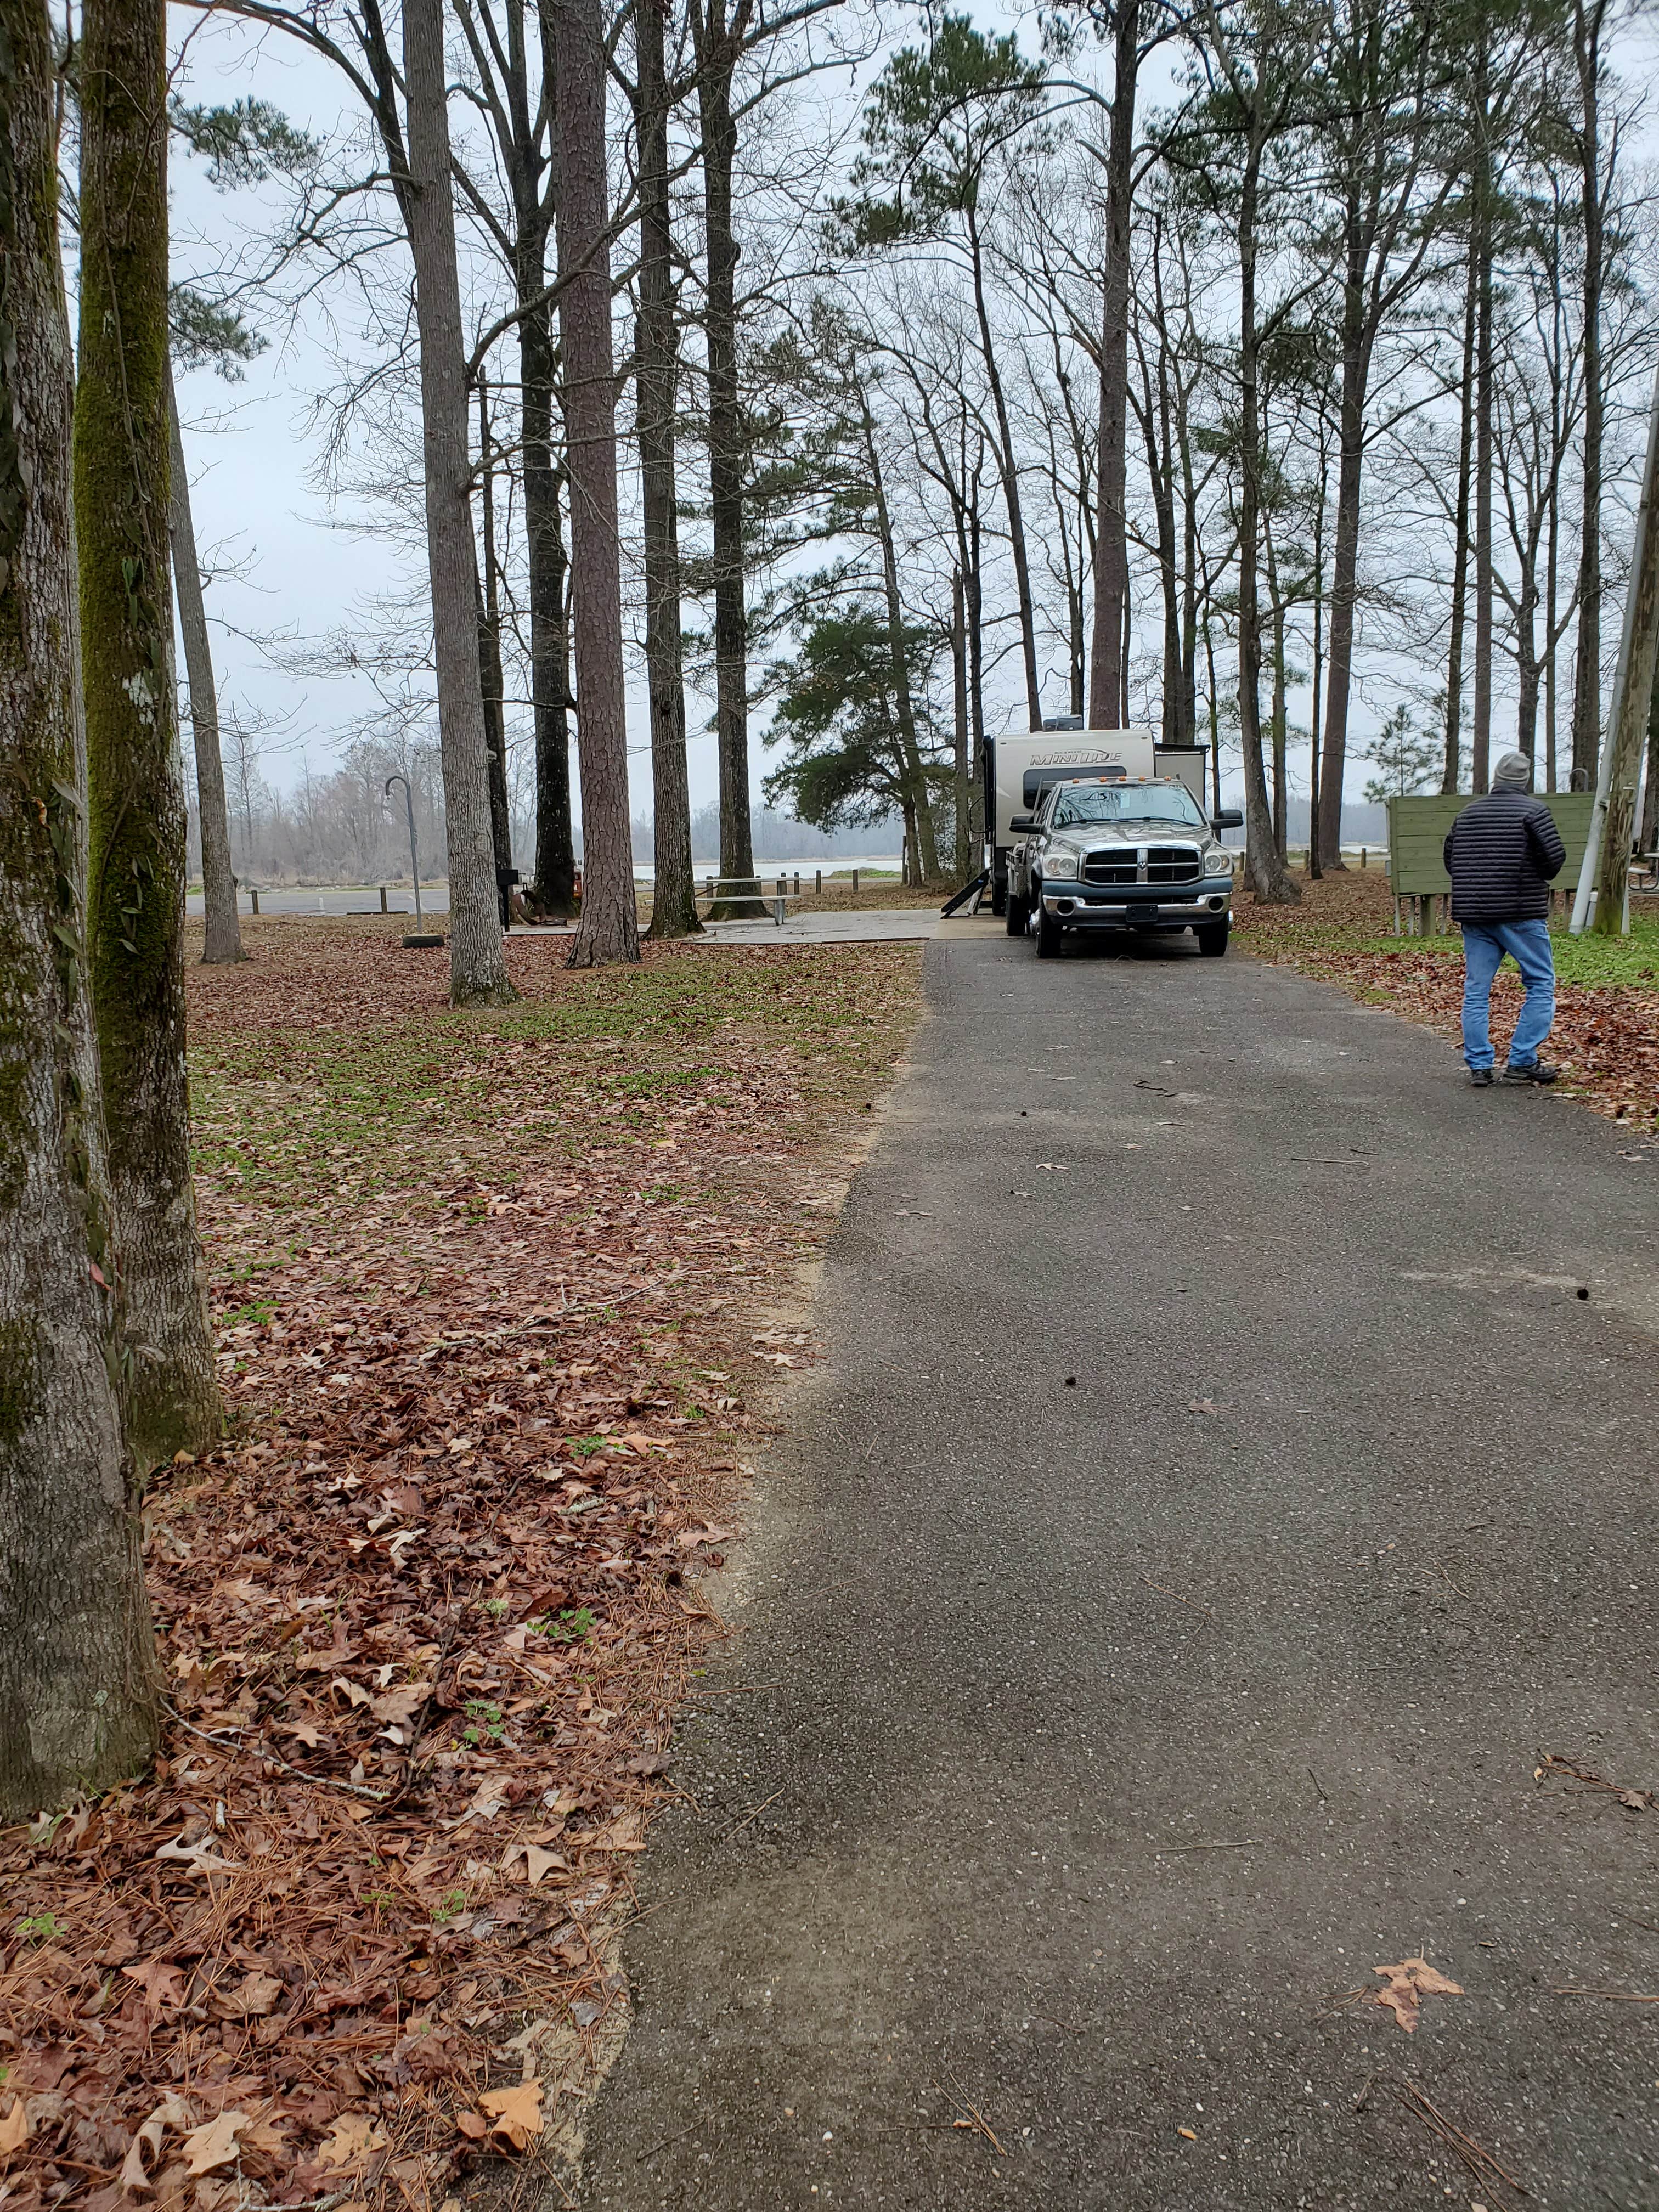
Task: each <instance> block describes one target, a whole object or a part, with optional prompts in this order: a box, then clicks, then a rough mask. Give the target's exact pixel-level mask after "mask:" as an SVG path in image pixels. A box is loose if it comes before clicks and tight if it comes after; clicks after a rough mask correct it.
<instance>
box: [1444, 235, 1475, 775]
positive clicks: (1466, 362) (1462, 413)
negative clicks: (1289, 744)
mask: <svg viewBox="0 0 1659 2212" xmlns="http://www.w3.org/2000/svg"><path fill="white" fill-rule="evenodd" d="M1479 239H1480V226H1479V224H1478V223H1471V225H1470V228H1469V265H1468V276H1467V280H1466V282H1465V283H1464V287H1463V377H1462V384H1461V385H1460V386H1459V390H1458V428H1457V525H1456V545H1455V550H1454V551H1453V554H1452V596H1451V635H1450V638H1449V641H1448V644H1447V648H1446V759H1445V767H1444V769H1443V773H1442V775H1441V778H1440V788H1441V790H1442V791H1443V792H1447V793H1450V792H1454V791H1455V790H1456V789H1457V787H1458V784H1459V783H1460V781H1462V774H1463V629H1464V624H1465V623H1466V622H1467V620H1468V599H1469V480H1470V475H1471V471H1472V469H1473V466H1474V332H1475V314H1476V307H1477V303H1478V301H1479V299H1480V258H1479V254H1478V251H1477V247H1478V241H1479Z"/></svg>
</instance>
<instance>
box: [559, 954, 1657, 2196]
mask: <svg viewBox="0 0 1659 2212" xmlns="http://www.w3.org/2000/svg"><path fill="white" fill-rule="evenodd" d="M927 962H928V976H929V981H930V985H931V1003H932V1016H931V1018H930V1019H929V1020H928V1021H927V1023H926V1024H924V1025H923V1027H922V1029H921V1032H920V1033H919V1036H918V1038H917V1041H916V1045H915V1051H914V1054H913V1061H912V1066H911V1070H910V1072H909V1073H908V1075H907V1076H906V1077H905V1078H904V1079H902V1082H901V1083H900V1085H899V1086H898V1088H897V1089H896V1092H895V1093H894V1095H893V1097H892V1098H891V1101H890V1105H889V1107H888V1109H887V1110H886V1114H885V1116H884V1126H883V1128H882V1131H881V1134H880V1136H879V1139H878V1143H877V1145H876V1146H875V1149H874V1151H873V1152H872V1157H871V1158H870V1159H869V1162H868V1164H867V1166H866V1169H865V1170H864V1171H863V1172H862V1174H861V1175H860V1177H859V1179H858V1181H857V1182H856V1184H855V1186H854V1190H853V1194H852V1196H851V1199H850V1201H849V1204H848V1208H847V1212H846V1215H845V1218H844V1221H843V1224H842V1228H841V1230H840V1231H839V1233H838V1235H837V1237H836V1241H835V1244H834V1246H833V1249H832V1255H831V1257H830V1259H829V1263H828V1265H827V1266H826V1268H825V1270H824V1273H823V1279H822V1285H821V1291H820V1296H819V1301H818V1306H817V1321H818V1322H819V1324H820V1325H821V1327H822V1329H823V1340H824V1345H825V1349H826V1351H827V1354H828V1358H827V1361H826V1364H824V1365H823V1366H822V1367H821V1368H819V1369H817V1370H814V1371H813V1372H812V1373H811V1375H809V1376H807V1377H806V1379H805V1380H804V1381H803V1382H802V1383H800V1384H799V1386H798V1387H797V1392H796V1395H795V1396H794V1398H793V1401H792V1407H791V1413H790V1422H791V1435H790V1437H788V1438H787V1439H786V1440H785V1442H784V1443H783V1445H782V1447H781V1449H780V1450H779V1451H778V1453H777V1454H776V1455H775V1462H774V1464H773V1466H772V1468H771V1470H770V1472H769V1475H768V1477H767V1480H766V1481H765V1483H764V1485H763V1489H762V1492H761V1495H760V1497H759V1498H758V1500H757V1507H756V1511H755V1515H754V1519H753V1528H752V1535H751V1541H750V1544H749V1545H748V1546H747V1547H746V1549H745V1553H744V1565H743V1568H742V1576H743V1580H744V1586H745V1596H744V1604H743V1606H742V1607H740V1608H739V1610H738V1618H739V1619H740V1620H742V1621H743V1623H744V1627H745V1633H744V1635H743V1636H742V1637H741V1638H738V1640H737V1642H736V1644H735V1647H734V1648H733V1649H732V1651H731V1653H730V1656H728V1657H727V1658H726V1659H725V1660H724V1661H723V1662H721V1663H720V1666H718V1667H717V1668H716V1669H715V1670H714V1673H712V1674H710V1675H709V1676H708V1679H707V1683H706V1686H704V1688H703V1689H702V1692H700V1695H699V1700H698V1702H699V1704H700V1705H701V1706H702V1709H703V1710H702V1711H700V1712H698V1713H695V1714H693V1715H691V1716H690V1718H689V1721H688V1724H687V1725H686V1727H685V1728H684V1730H683V1732H682V1734H681V1736H680V1737H679V1739H678V1746H677V1757H676V1767H675V1773H676V1776H677V1778H678V1780H679V1781H680V1782H681V1783H682V1784H684V1787H685V1788H686V1789H687V1790H689V1791H690V1792H691V1793H693V1794H694V1796H696V1800H697V1804H698V1808H699V1809H698V1810H697V1811H696V1812H693V1811H692V1810H690V1809H689V1808H686V1809H679V1810H676V1811H674V1812H672V1813H671V1814H667V1815H666V1816H665V1817H664V1818H663V1819H662V1820H661V1821H660V1822H659V1825H658V1826H657V1827H656V1829H655V1830H654V1831H653V1844H652V1849H651V1852H650V1855H649V1857H648V1859H647V1862H646V1876H645V1890H646V1894H645V1898H644V1902H645V1904H646V1905H647V1906H648V1907H651V1908H653V1910H652V1911H651V1915H650V1917H649V1918H647V1920H645V1921H644V1922H642V1923H641V1924H640V1926H639V1927H638V1929H636V1930H635V1933H634V1934H633V1935H632V1936H630V1937H629V1964H630V1966H631V1969H632V1972H633V1974H634V1977H635V1991H636V2000H637V2003H638V2008H639V2014H638V2019H637V2021H636V2024H635V2027H634V2030H633V2033H632V2034H631V2035H630V2037H629V2041H628V2044H627V2045H626V2048H625V2049H624V2051H623V2056H622V2058H621V2060H620V2062H619V2063H618V2065H617V2069H616V2071H615V2072H614V2074H613V2075H612V2076H611V2081H610V2082H609V2084H608V2085H607V2087H606V2088H605V2091H604V2092H603V2093H602V2095H601V2098H600V2100H599V2106H598V2107H597V2110H596V2112H595V2113H594V2115H593V2118H592V2126H591V2130H590V2136H589V2147H588V2158H587V2163H586V2172H585V2176H584V2179H583V2182H582V2185H581V2202H582V2203H584V2204H586V2205H588V2206H591V2207H605V2208H611V2212H644V2208H647V2207H657V2206H662V2205H671V2206H683V2205H684V2206H690V2205H696V2206H697V2207H698V2208H700V2212H738V2208H743V2212H749V2208H757V2212H758V2208H766V2212H774V2208H782V2207H789V2208H807V2207H817V2206H820V2205H828V2204H836V2203H839V2204H842V2205H846V2206H848V2207H851V2208H856V2212H875V2208H878V2207H885V2208H891V2212H900V2208H904V2212H909V2208H918V2212H920V2208H924V2207H927V2208H933V2207H945V2206H949V2207H951V2208H953V2212H980V2208H984V2207H996V2206H1001V2205H1009V2206H1013V2205H1019V2206H1021V2207H1022V2208H1026V2207H1035V2208H1042V2212H1049V2208H1052V2212H1080V2209H1081V2208H1096V2207H1098V2208H1100V2212H1141V2208H1146V2212H1152V2208H1157V2212H1176V2208H1181V2212H1186V2208H1192V2212H1200V2208H1201V2212H1221V2208H1229V2207H1234V2206H1237V2207H1247V2206H1248V2207H1250V2208H1263V2207H1270V2208H1279V2207H1281V2206H1282V2207H1299V2206H1308V2207H1319V2208H1326V2207H1334V2206H1366V2207H1371V2206H1376V2205H1379V2204H1384V2203H1386V2204H1389V2205H1393V2204H1401V2205H1423V2206H1426V2205H1429V2204H1431V2203H1432V2204H1436V2205H1440V2204H1443V2203H1446V2202H1447V2201H1448V2200H1451V2201H1452V2202H1454V2203H1460V2204H1463V2205H1466V2206H1467V2205H1468V2204H1469V2203H1480V2204H1485V2205H1486V2206H1487V2207H1489V2208H1492V2212H1497V2208H1498V2207H1500V2206H1512V2207H1516V2208H1519V2207H1522V2206H1526V2207H1542V2206H1552V2207H1558V2208H1571V2212H1578V2208H1591V2207H1595V2208H1600V2207H1604V2206H1616V2207H1620V2208H1631V2212H1635V2208H1638V2207H1642V2208H1648V2212H1650V2208H1652V2207H1654V2206H1655V2205H1656V2204H1659V2005H1654V2004H1648V2005H1643V2004H1638V2003H1632V2002H1620V2001H1617V2000H1615V1999H1613V1998H1610V1997H1605V1996H1565V1995H1560V1994H1557V1992H1558V1991H1559V1990H1563V1989H1579V1990H1583V1989H1589V1990H1601V1991H1606V1990H1619V1991H1626V1992H1638V1993H1644V1994H1647V1995H1653V1994H1655V1993H1659V1881H1656V1870H1659V1809H1655V1807H1654V1805H1653V1803H1652V1802H1651V1801H1644V1800H1643V1799H1642V1798H1641V1797H1640V1796H1637V1797H1635V1798H1634V1799H1633V1800H1632V1804H1631V1805H1629V1806H1626V1805H1623V1804H1621V1803H1620V1802H1619V1801H1618V1799H1617V1798H1616V1796H1613V1795H1611V1794H1609V1793H1607V1792H1606V1791H1603V1790H1597V1789H1595V1788H1592V1787H1589V1786H1588V1785H1584V1784H1566V1783H1564V1782H1563V1781H1562V1780H1561V1779H1560V1778H1558V1777H1556V1776H1554V1775H1553V1774H1548V1775H1547V1777H1546V1779H1545V1781H1544V1783H1543V1784H1539V1783H1538V1782H1537V1781H1535V1780H1534V1769H1535V1768H1536V1767H1537V1766H1538V1765H1539V1763H1540V1761H1539V1754H1540V1753H1558V1754H1562V1755H1565V1756H1568V1757H1571V1759H1574V1760H1575V1761H1576V1762H1577V1764H1578V1765H1580V1766H1581V1767H1583V1769H1584V1771H1586V1772H1587V1773H1591V1774H1595V1775H1598V1776H1600V1777H1602V1778H1606V1779H1607V1780H1610V1781H1612V1782H1614V1783H1617V1784H1621V1785H1627V1786H1632V1787H1633V1788H1635V1789H1638V1790H1656V1789H1659V1728H1656V1670H1655V1647H1656V1624H1655V1590H1656V1585H1659V1577H1656V1572H1655V1567H1656V1558H1659V1549H1656V1537H1659V1501H1656V1465H1659V1439H1656V1426H1659V1394H1656V1391H1655V1387H1654V1382H1655V1372H1656V1353H1659V1344H1656V1340H1655V1333H1656V1330H1659V1237H1656V1231H1659V1207H1656V1195H1659V1158H1655V1157H1654V1154H1653V1152H1652V1150H1651V1149H1650V1148H1649V1149H1644V1147H1642V1146H1640V1145H1639V1144H1638V1142H1637V1141H1636V1140H1634V1139H1631V1138H1628V1137H1626V1136H1624V1135H1622V1134H1621V1133H1620V1132H1619V1131H1618V1130H1616V1129H1614V1128H1613V1127H1610V1126H1609V1125H1607V1123H1605V1122H1603V1121H1600V1120H1598V1119H1597V1118H1595V1116H1593V1115H1590V1114H1589V1112H1587V1111H1585V1110H1584V1109H1581V1108H1578V1107H1576V1106H1574V1105H1572V1104H1571V1103H1567V1102H1564V1101H1562V1100H1560V1099H1558V1098H1553V1097H1547V1096H1541V1095H1538V1094H1534V1093H1516V1092H1513V1091H1504V1090H1501V1089H1498V1090H1493V1091H1489V1092H1482V1093H1476V1092H1474V1091H1470V1090H1468V1089H1467V1088H1466V1087H1464V1085H1463V1084H1462V1067H1461V1064H1460V1062H1459V1061H1458V1060H1457V1059H1456V1057H1455V1054H1454V1052H1453V1051H1452V1050H1451V1049H1450V1048H1449V1047H1448V1046H1446V1045H1444V1044H1443V1043H1441V1042H1438V1041H1437V1040H1436V1039H1434V1038H1432V1037H1431V1036H1427V1035H1425V1033H1423V1032H1422V1031H1420V1030H1413V1029H1411V1028H1409V1027H1407V1026H1406V1025H1404V1024H1401V1023H1399V1022H1397V1021H1396V1020H1395V1019H1394V1018H1393V1017H1391V1016H1389V1015H1388V1014H1386V1013H1383V1012H1374V1011H1369V1010H1366V1009H1364V1008H1362V1007H1360V1006H1357V1005H1355V1004H1353V1003H1352V1002H1351V1001H1349V1000H1346V999H1345V998H1343V997H1341V996H1340V995H1339V994H1336V993H1335V992H1334V991H1331V990H1328V989H1326V988H1324V987H1320V986H1316V985H1314V984H1311V983H1309V982H1306V981H1301V980H1299V979H1297V978H1296V977H1295V976H1293V975H1289V974H1287V973H1285V972H1283V971H1280V970H1275V969H1268V968H1266V967H1262V966H1259V965H1257V964H1256V963H1253V962H1252V961H1250V960H1249V959H1248V958H1244V957H1239V956H1238V955H1237V954H1235V955H1233V956H1232V957H1229V958H1228V959H1227V960H1225V962H1215V961H1209V960H1204V959H1201V958H1200V957H1197V956H1196V955H1195V953H1194V952H1192V951H1188V950H1187V949H1186V947H1185V946H1184V945H1183V946H1182V947H1181V948H1179V949H1152V950H1149V951H1147V952H1146V953H1145V954H1142V955H1140V956H1139V957H1135V956H1131V957H1101V956H1099V955H1097V954H1094V953H1087V954H1085V955H1084V956H1083V957H1068V958H1066V959H1065V960H1063V961H1061V962H1060V963H1044V964H1043V965H1042V966H1039V965H1038V964H1037V963H1036V959H1035V957H1033V954H1032V952H1031V951H1030V949H1029V948H1028V947H1027V946H1025V945H1015V944H1012V943H1010V942H1009V941H1008V940H1007V939H1005V938H1003V937H1002V936H1000V934H997V933H994V932H992V931H990V930H987V929H986V928H985V927H983V926H982V925H979V926H970V927H969V928H968V929H966V930H965V931H963V932H962V933H959V934H958V935H956V936H951V935H948V934H945V935H941V937H940V938H939V939H938V940H936V941H935V942H934V943H933V945H931V946H930V947H929V950H928V953H927ZM1581 1290H1588V1291H1589V1297H1588V1298H1585V1297H1583V1296H1581V1295H1580V1292H1581ZM1073 1377H1075V1382H1074V1383H1073V1381H1072V1379H1071V1378H1073ZM757 1806H762V1807H763V1810H761V1811H759V1812H757V1813H754V1814H753V1816H752V1817H751V1818H749V1819H748V1820H747V1821H746V1824H745V1825H743V1826H737V1825H736V1824H738V1823H739V1822H742V1821H744V1815H745V1814H750V1810H751V1808H755V1807H757ZM734 1828H735V1832H732V1831H733V1829H734ZM1417 1956H1420V1957H1423V1958H1425V1959H1426V1960H1428V1961H1429V1962H1430V1963H1431V1965H1432V1966H1433V1967H1434V1968H1436V1969H1437V1971H1438V1972H1440V1973H1441V1974H1443V1975H1444V1976H1446V1977H1448V1978H1450V1979H1451V1980H1453V1981H1455V1982H1457V1983H1459V1984H1462V1990H1463V1992H1464V1994H1462V1996H1451V1995H1430V1996H1424V1997H1423V1998H1422V1999H1421V2017H1420V2022H1419V2026H1418V2027H1417V2028H1416V2030H1415V2032H1414V2033H1411V2034H1407V2033H1405V2032H1404V2031H1403V2030H1402V2028H1401V2027H1400V2026H1398V2025H1397V2024H1396V2022H1395V2016H1394V2015H1393V2013H1392V2012H1390V2011H1389V2010H1385V2009H1383V2008H1379V2007H1378V2006H1377V2005H1376V2004H1375V2003H1374V2002H1369V2001H1367V2000H1366V1998H1365V1997H1364V1995H1363V1993H1364V1991H1365V1990H1376V1988H1377V1987H1378V1986H1379V1984H1378V1981H1377V1978H1376V1976H1375V1974H1374V1972H1373V1969H1374V1968H1375V1967H1376V1966H1382V1965H1384V1964H1396V1965H1397V1964H1400V1963H1401V1962H1403V1961H1405V1960H1408V1959H1410V1958H1413V1957H1417ZM1355 1991H1358V1992H1361V1993H1362V1994H1361V1995H1360V1996H1352V1995H1349V1996H1345V1995H1344V1993H1345V1992H1349V1993H1352V1992H1355ZM1407 2085H1415V2086H1416V2087H1417V2088H1418V2089H1419V2091H1420V2092H1421V2093H1423V2094H1424V2095H1425V2096H1426V2098H1427V2099H1428V2100H1429V2101H1430V2103H1431V2106H1433V2107H1434V2108H1435V2109H1436V2110H1437V2112H1438V2113H1439V2114H1441V2115H1443V2118H1444V2120H1445V2121H1446V2123H1447V2124H1449V2126H1450V2127H1451V2128H1452V2129H1454V2130H1460V2131H1462V2136H1464V2137H1466V2138H1467V2139H1468V2141H1467V2145H1460V2146H1459V2148H1464V2151H1465V2155H1466V2156H1467V2157H1468V2158H1472V2159H1473V2160H1474V2161H1475V2171H1474V2172H1470V2171H1469V2170H1468V2167H1467V2166H1465V2165H1464V2164H1462V2163H1460V2160H1459V2158H1458V2156H1457V2155H1456V2154H1455V2149H1454V2148H1453V2147H1452V2146H1451V2145H1450V2144H1449V2142H1448V2141H1447V2139H1446V2138H1445V2137H1443V2136H1437V2134H1436V2133H1435V2132H1434V2130H1433V2128H1432V2126H1431V2122H1430V2118H1429V2116H1428V2114H1427V2113H1425V2112H1424V2111H1423V2110H1422V2108H1421V2107H1420V2106H1412V2105H1411V2104H1410V2101H1409V2098H1408V2096H1407ZM1402 2100H1405V2101H1402ZM967 2106H974V2107H976V2108H977V2110H978V2112H980V2113H981V2115H982V2116H983V2119H984V2122H985V2124H986V2125H987V2128H988V2129H989V2130H991V2131H992V2132H993V2133H994V2136H995V2138H996V2142H997V2144H998V2145H1000V2152H1001V2154H999V2152H998V2149H997V2148H994V2147H993V2144H992V2142H990V2141H989V2140H987V2137H986V2136H985V2135H983V2134H981V2133H980V2132H979V2131H978V2130H977V2129H976V2128H975V2127H972V2126H969V2127H961V2126H957V2125H956V2124H954V2123H955V2122H956V2121H957V2119H959V2118H964V2117H967V2114H966V2112H965V2110H964V2108H965V2107H967ZM1188 2131H1189V2132H1188ZM1482 2154H1486V2155H1488V2156H1490V2157H1491V2158H1492V2160H1496V2161H1497V2165H1498V2167H1501V2168H1502V2169H1503V2170H1504V2172H1506V2173H1507V2174H1508V2175H1509V2176H1510V2177H1512V2181H1510V2182H1506V2181H1505V2180H1504V2179H1503V2178H1502V2175H1501V2174H1500V2173H1499V2172H1498V2171H1497V2170H1496V2168H1494V2167H1493V2166H1483V2165H1481V2164H1480V2157H1481V2155H1482ZM1522 2188H1524V2190H1525V2191H1526V2192H1527V2194H1526V2195H1525V2197H1522V2195H1521V2193H1520V2192H1521V2190H1522Z"/></svg>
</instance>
